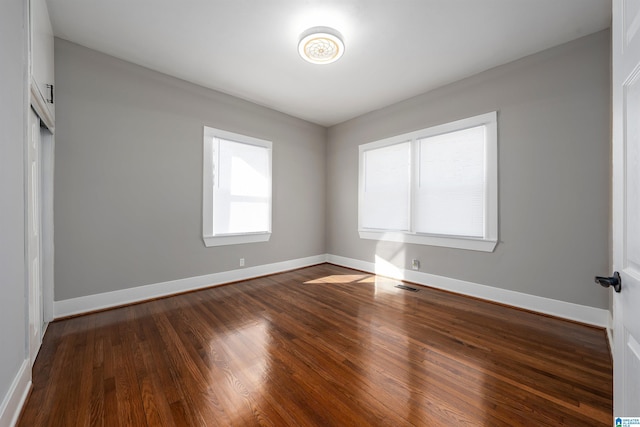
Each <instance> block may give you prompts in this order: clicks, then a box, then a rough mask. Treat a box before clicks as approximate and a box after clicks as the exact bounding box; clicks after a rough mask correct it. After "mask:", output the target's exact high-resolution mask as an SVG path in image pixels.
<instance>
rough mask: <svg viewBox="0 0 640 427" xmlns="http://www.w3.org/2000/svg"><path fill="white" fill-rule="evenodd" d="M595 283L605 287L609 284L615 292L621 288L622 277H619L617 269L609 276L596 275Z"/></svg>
mask: <svg viewBox="0 0 640 427" xmlns="http://www.w3.org/2000/svg"><path fill="white" fill-rule="evenodd" d="M596 283H598V284H599V285H600V286H603V287H605V288H608V287H609V286H611V287H613V289H614V290H615V291H616V292H620V291H621V290H622V279H620V273H618V272H617V271H616V272H614V273H613V276H611V277H602V276H596Z"/></svg>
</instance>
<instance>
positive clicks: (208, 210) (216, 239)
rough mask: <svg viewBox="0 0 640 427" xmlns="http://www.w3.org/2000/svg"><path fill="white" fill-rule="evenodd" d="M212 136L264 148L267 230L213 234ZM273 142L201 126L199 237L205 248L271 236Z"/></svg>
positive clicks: (247, 241)
mask: <svg viewBox="0 0 640 427" xmlns="http://www.w3.org/2000/svg"><path fill="white" fill-rule="evenodd" d="M215 139H221V140H226V141H231V142H235V143H239V144H247V145H253V146H256V147H262V148H265V149H266V150H267V151H268V154H269V164H268V167H269V188H268V193H269V207H268V209H267V211H268V215H269V218H268V230H267V231H259V232H246V233H225V234H214V225H213V222H214V218H213V214H214V206H213V203H214V200H213V198H214V196H213V191H214V181H213V176H214V174H213V144H214V140H215ZM272 163H273V143H272V142H271V141H267V140H264V139H260V138H254V137H251V136H246V135H242V134H238V133H234V132H229V131H225V130H222V129H216V128H212V127H209V126H204V130H203V167H202V171H203V172H202V239H203V241H204V244H205V246H206V247H212V246H226V245H238V244H245V243H257V242H266V241H268V240H269V239H270V238H271V227H272V218H273V212H272V211H273V167H272Z"/></svg>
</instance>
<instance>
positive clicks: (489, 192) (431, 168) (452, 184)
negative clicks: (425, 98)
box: [358, 112, 498, 252]
mask: <svg viewBox="0 0 640 427" xmlns="http://www.w3.org/2000/svg"><path fill="white" fill-rule="evenodd" d="M496 117H497V113H496V112H492V113H488V114H482V115H480V116H475V117H471V118H468V119H463V120H458V121H456V122H452V123H447V124H444V125H440V126H435V127H432V128H428V129H422V130H419V131H417V132H411V133H408V134H404V135H399V136H396V137H392V138H387V139H384V140H381V141H376V142H372V143H369V144H364V145H361V146H360V177H359V203H358V229H359V233H360V237H361V238H364V239H374V240H391V241H401V242H407V243H417V244H424V245H434V246H447V247H453V248H461V249H470V250H478V251H485V252H492V251H493V249H494V248H495V246H496V244H497V238H498V171H497V157H498V154H497V119H496Z"/></svg>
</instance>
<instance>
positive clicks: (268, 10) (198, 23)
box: [48, 0, 611, 126]
mask: <svg viewBox="0 0 640 427" xmlns="http://www.w3.org/2000/svg"><path fill="white" fill-rule="evenodd" d="M48 7H49V14H50V16H51V21H52V24H53V29H54V33H55V35H56V36H57V37H61V38H63V39H66V40H69V41H72V42H75V43H78V44H81V45H84V46H87V47H90V48H92V49H95V50H98V51H101V52H104V53H107V54H109V55H113V56H115V57H118V58H121V59H124V60H127V61H130V62H133V63H136V64H139V65H142V66H145V67H148V68H151V69H154V70H157V71H160V72H163V73H166V74H169V75H172V76H175V77H178V78H181V79H184V80H187V81H190V82H193V83H196V84H199V85H202V86H205V87H209V88H212V89H216V90H218V91H221V92H225V93H227V94H231V95H234V96H237V97H239V98H243V99H247V100H249V101H252V102H255V103H257V104H260V105H264V106H267V107H270V108H273V109H275V110H278V111H282V112H284V113H287V114H290V115H292V116H296V117H299V118H302V119H305V120H308V121H311V122H315V123H318V124H321V125H324V126H330V125H333V124H336V123H340V122H343V121H345V120H348V119H350V118H353V117H357V116H359V115H361V114H363V113H366V112H369V111H373V110H376V109H379V108H382V107H385V106H387V105H390V104H393V103H395V102H398V101H401V100H404V99H407V98H410V97H412V96H415V95H418V94H420V93H424V92H426V91H429V90H431V89H434V88H436V87H439V86H443V85H445V84H447V83H450V82H453V81H456V80H460V79H462V78H464V77H467V76H470V75H473V74H476V73H478V72H480V71H483V70H487V69H489V68H492V67H495V66H497V65H500V64H504V63H507V62H510V61H513V60H515V59H518V58H521V57H523V56H526V55H530V54H532V53H535V52H538V51H541V50H544V49H547V48H549V47H552V46H556V45H558V44H562V43H565V42H568V41H570V40H573V39H576V38H578V37H582V36H585V35H587V34H591V33H594V32H596V31H599V30H603V29H605V28H608V27H609V26H610V21H611V1H610V0H48ZM314 26H329V27H333V28H335V29H337V30H338V31H340V32H341V33H342V35H343V37H344V42H345V45H346V48H345V54H344V56H343V57H342V58H341V59H340V60H339V61H338V62H335V63H333V64H330V65H312V64H309V63H307V62H305V61H303V60H302V59H301V58H300V56H299V55H298V51H297V43H298V40H299V36H300V34H301V33H302V32H303V31H305V30H306V29H308V28H310V27H314Z"/></svg>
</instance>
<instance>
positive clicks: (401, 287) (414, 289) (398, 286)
mask: <svg viewBox="0 0 640 427" xmlns="http://www.w3.org/2000/svg"><path fill="white" fill-rule="evenodd" d="M396 288H400V289H404V290H405V291H411V292H418V291H419V289H418V288H412V287H411V286H407V285H396Z"/></svg>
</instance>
